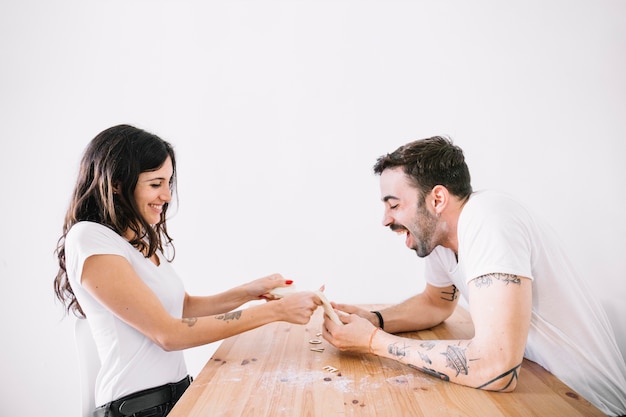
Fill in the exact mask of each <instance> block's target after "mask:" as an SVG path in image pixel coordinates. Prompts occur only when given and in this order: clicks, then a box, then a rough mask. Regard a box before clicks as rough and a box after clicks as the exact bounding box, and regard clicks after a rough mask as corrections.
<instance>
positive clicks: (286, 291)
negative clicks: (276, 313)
mask: <svg viewBox="0 0 626 417" xmlns="http://www.w3.org/2000/svg"><path fill="white" fill-rule="evenodd" d="M297 292H298V290H297V289H296V287H295V285H290V286H288V287H276V288H274V289H273V290H270V292H269V293H270V294H272V295H273V296H274V297H276V298H283V297H285V296H287V295H290V294H295V293H297Z"/></svg>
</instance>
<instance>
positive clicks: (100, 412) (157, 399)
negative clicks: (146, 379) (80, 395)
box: [93, 376, 192, 417]
mask: <svg viewBox="0 0 626 417" xmlns="http://www.w3.org/2000/svg"><path fill="white" fill-rule="evenodd" d="M191 381H192V378H191V377H190V376H186V377H185V378H183V380H181V381H180V382H176V383H174V384H165V385H161V386H160V387H156V388H149V389H146V390H143V391H139V392H136V393H134V394H130V395H127V396H125V397H122V398H120V399H118V400H115V401H111V402H110V403H108V404H105V405H103V406H102V407H98V408H96V410H95V411H94V412H93V417H105V416H106V417H126V416H132V415H133V414H135V413H137V412H139V411H142V410H146V409H148V408H152V407H158V406H159V405H162V404H166V403H169V402H171V403H172V405H173V404H174V403H175V402H176V401H178V399H179V398H180V397H181V396H182V395H183V393H184V392H185V390H186V389H187V387H189V384H191ZM107 411H108V414H107Z"/></svg>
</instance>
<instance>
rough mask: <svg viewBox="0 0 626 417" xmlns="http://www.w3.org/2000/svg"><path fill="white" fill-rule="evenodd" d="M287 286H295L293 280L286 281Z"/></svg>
mask: <svg viewBox="0 0 626 417" xmlns="http://www.w3.org/2000/svg"><path fill="white" fill-rule="evenodd" d="M285 284H287V285H291V284H293V281H292V280H290V279H288V280H287V281H285Z"/></svg>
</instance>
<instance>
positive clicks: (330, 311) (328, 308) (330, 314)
mask: <svg viewBox="0 0 626 417" xmlns="http://www.w3.org/2000/svg"><path fill="white" fill-rule="evenodd" d="M315 294H316V295H317V296H318V297H319V298H320V300H322V307H324V314H326V315H327V316H328V317H330V319H331V320H332V321H333V323H335V324H338V325H340V326H342V325H343V323H342V322H341V320H339V316H338V315H337V313H336V312H335V309H333V306H332V305H330V301H328V298H326V296H325V295H324V293H323V292H321V291H315Z"/></svg>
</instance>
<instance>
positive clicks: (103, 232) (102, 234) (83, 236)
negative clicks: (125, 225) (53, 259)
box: [65, 221, 126, 245]
mask: <svg viewBox="0 0 626 417" xmlns="http://www.w3.org/2000/svg"><path fill="white" fill-rule="evenodd" d="M96 242H109V244H111V243H114V244H117V245H119V244H121V243H126V240H125V239H124V238H123V237H122V236H120V235H119V234H118V233H117V232H115V231H114V230H112V229H110V228H109V227H107V226H105V225H103V224H100V223H95V222H89V221H81V222H78V223H76V224H75V225H73V226H72V227H71V229H70V230H69V232H67V236H66V237H65V243H66V245H68V244H70V245H71V244H85V243H96Z"/></svg>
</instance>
